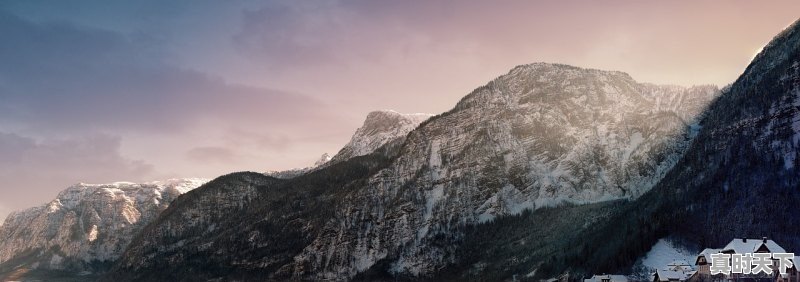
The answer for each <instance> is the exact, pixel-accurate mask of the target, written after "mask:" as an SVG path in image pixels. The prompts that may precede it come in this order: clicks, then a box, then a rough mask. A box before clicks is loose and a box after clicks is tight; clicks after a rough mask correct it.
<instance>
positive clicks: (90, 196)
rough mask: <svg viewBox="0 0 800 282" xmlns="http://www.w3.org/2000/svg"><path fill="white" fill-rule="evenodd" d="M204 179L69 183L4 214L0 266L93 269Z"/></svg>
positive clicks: (117, 253)
mask: <svg viewBox="0 0 800 282" xmlns="http://www.w3.org/2000/svg"><path fill="white" fill-rule="evenodd" d="M206 181H207V180H203V179H172V180H167V181H160V182H150V183H141V184H137V183H128V182H118V183H111V184H77V185H74V186H71V187H69V188H67V189H66V190H64V191H62V192H61V193H59V195H58V197H57V198H56V199H55V200H53V201H51V202H50V203H48V204H46V205H44V206H40V207H34V208H30V209H27V210H23V211H19V212H14V213H12V214H11V215H9V216H8V218H7V219H6V221H5V223H4V224H3V226H2V227H0V265H3V268H5V267H7V266H8V267H14V268H20V267H23V268H29V269H53V270H69V271H75V272H80V271H93V270H94V269H95V268H96V266H98V264H103V263H110V262H113V261H115V260H116V259H117V258H119V256H120V255H121V254H122V252H123V251H124V250H125V248H126V247H127V245H128V243H129V242H130V241H131V240H132V239H133V237H134V236H135V235H136V234H138V232H139V231H141V229H142V228H143V227H144V226H145V225H147V224H148V223H149V222H150V221H152V220H153V219H155V218H156V217H157V216H158V215H159V213H161V211H163V210H165V209H166V208H167V206H168V205H169V203H170V202H172V201H173V200H174V199H175V198H177V197H178V196H179V195H181V194H183V193H185V192H187V191H189V190H192V189H194V188H196V187H198V186H200V185H202V184H203V183H205V182H206ZM11 264H13V265H11Z"/></svg>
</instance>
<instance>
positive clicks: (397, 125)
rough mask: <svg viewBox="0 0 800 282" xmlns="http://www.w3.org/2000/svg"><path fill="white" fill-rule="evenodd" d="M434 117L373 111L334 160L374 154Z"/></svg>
mask: <svg viewBox="0 0 800 282" xmlns="http://www.w3.org/2000/svg"><path fill="white" fill-rule="evenodd" d="M432 116H433V115H432V114H423V113H413V114H403V113H399V112H396V111H394V110H379V111H372V112H370V113H369V114H367V118H366V119H365V120H364V124H363V125H362V126H361V127H360V128H358V130H356V133H355V134H354V135H353V137H352V138H351V139H350V142H348V143H347V145H345V146H344V147H343V148H342V149H341V150H340V151H339V153H337V154H336V156H334V157H333V159H332V160H333V161H342V160H346V159H349V158H353V157H357V156H363V155H366V154H369V153H372V152H373V151H375V150H376V149H378V148H380V147H381V146H383V145H385V144H387V143H390V142H394V141H397V140H399V139H402V138H405V136H406V135H407V134H408V133H409V132H411V130H414V128H416V127H417V126H418V125H419V124H420V123H422V122H423V121H425V120H427V119H429V118H430V117H432Z"/></svg>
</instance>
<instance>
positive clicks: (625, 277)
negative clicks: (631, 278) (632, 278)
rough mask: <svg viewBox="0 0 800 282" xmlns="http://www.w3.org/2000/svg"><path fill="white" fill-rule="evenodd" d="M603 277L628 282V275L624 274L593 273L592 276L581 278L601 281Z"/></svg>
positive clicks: (589, 281)
mask: <svg viewBox="0 0 800 282" xmlns="http://www.w3.org/2000/svg"><path fill="white" fill-rule="evenodd" d="M603 279H609V280H610V281H611V282H628V277H627V276H625V275H614V274H602V275H596V274H595V275H594V276H592V278H589V279H583V281H584V282H602V281H603Z"/></svg>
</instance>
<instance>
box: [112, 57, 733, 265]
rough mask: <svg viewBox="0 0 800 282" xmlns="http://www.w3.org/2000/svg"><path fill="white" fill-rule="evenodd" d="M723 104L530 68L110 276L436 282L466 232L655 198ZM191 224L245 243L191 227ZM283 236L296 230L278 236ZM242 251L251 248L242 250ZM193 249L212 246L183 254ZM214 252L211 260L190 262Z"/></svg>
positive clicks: (143, 243) (196, 205) (162, 221)
mask: <svg viewBox="0 0 800 282" xmlns="http://www.w3.org/2000/svg"><path fill="white" fill-rule="evenodd" d="M717 93H718V90H717V89H716V87H714V86H696V87H689V88H684V87H677V86H657V85H651V84H642V83H638V82H636V81H634V80H633V79H632V78H631V77H630V76H629V75H627V74H625V73H622V72H615V71H601V70H593V69H583V68H578V67H573V66H566V65H555V64H545V63H536V64H530V65H524V66H519V67H516V68H514V69H513V70H511V71H510V72H509V73H508V74H506V75H503V76H501V77H499V78H497V79H495V80H493V81H491V82H490V83H489V84H487V85H485V86H482V87H479V88H478V89H476V90H475V91H473V92H472V93H471V94H469V95H467V96H466V97H464V98H463V99H462V100H461V101H460V102H459V103H458V104H457V105H456V106H455V108H454V109H452V110H451V111H449V112H447V113H444V114H441V115H438V116H435V117H432V118H430V119H428V120H427V121H425V122H422V123H420V124H419V126H416V128H414V129H413V130H411V131H410V133H408V135H407V136H406V137H405V138H403V140H402V141H399V142H397V144H392V143H395V142H388V143H387V142H383V143H384V145H383V146H382V147H380V148H379V149H378V150H377V151H380V152H382V153H373V154H369V155H367V156H366V157H363V158H350V159H349V160H343V161H340V162H336V161H335V160H336V159H337V157H338V156H340V155H341V156H353V155H357V154H360V153H363V152H365V151H367V150H364V151H362V150H361V148H369V150H375V149H374V146H376V145H371V144H370V142H362V141H359V140H362V139H361V138H360V136H385V135H383V134H375V133H380V132H384V131H382V130H379V129H381V128H385V127H384V126H381V125H380V124H376V125H373V124H372V123H371V122H370V120H381V121H382V120H391V119H395V117H397V116H399V115H397V114H394V113H389V114H386V113H385V112H378V113H375V114H372V115H371V116H373V117H376V118H375V119H371V118H368V121H367V122H365V126H363V127H362V128H361V129H359V131H358V132H357V134H356V136H355V137H354V141H353V142H351V144H348V146H346V147H345V149H343V150H342V151H341V152H340V153H339V154H337V157H334V158H333V161H331V163H330V164H329V165H327V166H325V167H324V168H322V169H320V170H318V171H317V173H313V174H305V175H303V176H300V177H297V178H294V179H292V180H291V181H271V182H270V183H269V184H264V185H262V186H263V187H262V188H258V189H255V190H254V191H255V195H256V196H254V197H253V198H252V202H249V203H250V204H249V205H244V206H243V207H242V209H241V210H237V211H234V210H230V211H229V212H230V214H228V213H225V212H223V213H221V214H217V215H215V216H205V215H206V214H207V211H208V210H209V209H210V208H211V206H207V205H208V203H209V200H205V201H192V200H191V199H187V200H186V201H181V202H182V203H181V204H180V205H175V206H173V207H174V208H175V211H174V212H166V213H164V214H163V215H162V216H161V217H160V218H159V219H158V220H157V223H156V224H154V226H153V229H148V230H145V231H144V233H143V234H142V236H140V237H138V240H135V241H134V242H133V243H132V244H131V246H130V248H129V249H128V251H127V252H126V254H125V255H124V256H123V259H122V260H121V261H120V262H119V263H118V264H117V267H116V268H115V270H114V273H113V274H112V275H111V276H110V277H113V279H123V280H125V279H132V280H136V279H155V278H157V277H158V278H164V277H171V276H169V275H171V274H169V273H164V272H158V271H150V270H155V269H157V267H158V266H159V265H164V264H165V263H167V262H172V263H176V262H177V264H176V267H177V268H180V269H181V270H182V271H185V272H184V274H185V275H189V276H193V275H196V277H197V278H198V279H215V278H219V277H226V276H228V275H234V276H242V277H249V276H248V275H255V274H256V273H257V274H258V277H267V278H271V279H288V278H296V279H313V280H317V279H334V280H342V279H348V278H352V277H354V276H355V275H357V274H358V273H361V272H365V271H368V270H370V269H376V268H377V269H379V270H378V271H387V272H391V273H393V274H394V275H401V276H402V275H410V276H417V275H422V276H428V275H431V274H433V273H435V272H436V271H437V270H439V269H441V268H442V267H445V266H446V265H448V264H449V263H451V262H453V261H454V260H457V259H458V256H457V254H456V253H455V251H456V249H457V246H458V244H457V243H456V242H457V241H458V240H459V238H461V237H462V233H461V231H460V227H461V226H464V225H471V224H481V223H485V222H488V221H491V220H492V219H494V218H496V217H499V216H506V215H513V214H518V213H520V212H522V211H523V210H525V209H536V208H540V207H547V206H554V205H557V204H558V203H563V202H569V203H592V202H599V201H607V200H611V199H635V198H636V197H638V196H640V195H641V194H643V193H645V192H647V191H648V190H649V189H650V188H651V187H652V186H653V184H655V183H657V182H658V181H659V180H660V179H661V178H662V177H663V175H664V174H665V173H666V171H668V170H669V169H671V168H672V166H673V165H674V164H675V163H676V162H677V160H678V159H680V157H681V156H682V154H683V153H684V152H685V150H686V147H687V145H688V144H689V143H690V142H691V140H692V138H693V137H694V136H695V135H696V133H697V130H698V128H699V127H698V126H697V121H696V118H697V115H698V114H699V113H700V112H701V111H702V109H704V108H705V107H706V105H707V103H708V102H710V101H711V100H712V99H713V98H714V97H715V96H716V95H717ZM378 117H380V118H378ZM420 119H422V118H420ZM381 124H382V123H381ZM389 124H396V122H394V121H392V122H389ZM408 127H412V125H409V126H408ZM367 139H368V140H376V139H375V138H367ZM385 139H386V138H384V139H381V140H385ZM383 152H386V153H383ZM229 177H232V176H229ZM236 177H238V178H240V179H243V180H240V181H245V182H248V183H251V182H254V183H261V182H267V181H268V180H267V178H264V179H262V178H261V177H259V176H257V175H238V176H236ZM225 183H226V182H225V181H221V182H220V185H219V187H217V188H212V187H211V186H207V187H206V188H205V189H201V190H196V191H194V193H196V194H197V195H203V196H198V197H200V198H204V197H212V196H211V195H217V197H222V198H229V197H232V196H233V194H228V193H223V192H219V191H237V189H240V188H237V187H234V186H229V185H228V184H225ZM215 189H216V190H215ZM215 191H216V192H215ZM229 193H233V192H229ZM186 214H197V215H200V218H198V220H199V221H200V222H207V223H212V222H213V223H214V227H215V228H221V229H222V230H231V231H229V232H226V233H224V234H218V233H216V232H214V231H206V230H205V229H203V225H192V226H193V227H186V228H184V227H185V226H183V225H181V222H184V219H185V218H186ZM222 219H228V220H222ZM176 225H177V227H176ZM278 226H280V228H281V229H280V230H281V232H272V231H269V230H273V228H276V227H278ZM174 230H178V231H174ZM181 230H188V231H186V232H183V231H181ZM215 230H216V229H215ZM241 238H248V239H247V242H246V243H244V244H242V243H237V242H240V241H241ZM189 242H191V244H192V246H198V247H197V248H194V247H193V248H182V247H181V246H182V245H183V244H188V243H189ZM279 242H280V243H279ZM275 244H280V245H282V246H283V247H281V248H279V249H276V247H275ZM159 246H165V247H159ZM211 253H213V254H215V255H214V256H212V257H211V258H209V259H208V260H206V261H189V260H187V258H191V257H197V256H202V257H209V254H211ZM233 262H235V265H233V264H232V263H233ZM198 269H209V270H208V271H199V270H198ZM227 270H230V271H234V273H233V274H231V273H229V272H228V273H227V274H225V273H226V272H225V271H227ZM161 275H167V276H161ZM193 277H195V276H193ZM253 277H255V276H253Z"/></svg>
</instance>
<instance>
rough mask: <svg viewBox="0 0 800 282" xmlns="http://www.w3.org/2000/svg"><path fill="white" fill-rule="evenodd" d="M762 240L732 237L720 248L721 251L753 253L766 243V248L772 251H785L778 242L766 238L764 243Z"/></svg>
mask: <svg viewBox="0 0 800 282" xmlns="http://www.w3.org/2000/svg"><path fill="white" fill-rule="evenodd" d="M764 240H765V239H738V238H737V239H733V240H731V242H730V243H728V244H727V245H725V247H724V248H722V252H726V251H733V252H734V253H737V254H746V253H755V252H756V251H757V250H758V249H759V248H761V246H762V245H766V246H767V249H769V251H770V252H772V253H785V252H786V250H784V249H783V247H781V246H780V245H778V243H775V241H772V240H766V243H764Z"/></svg>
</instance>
